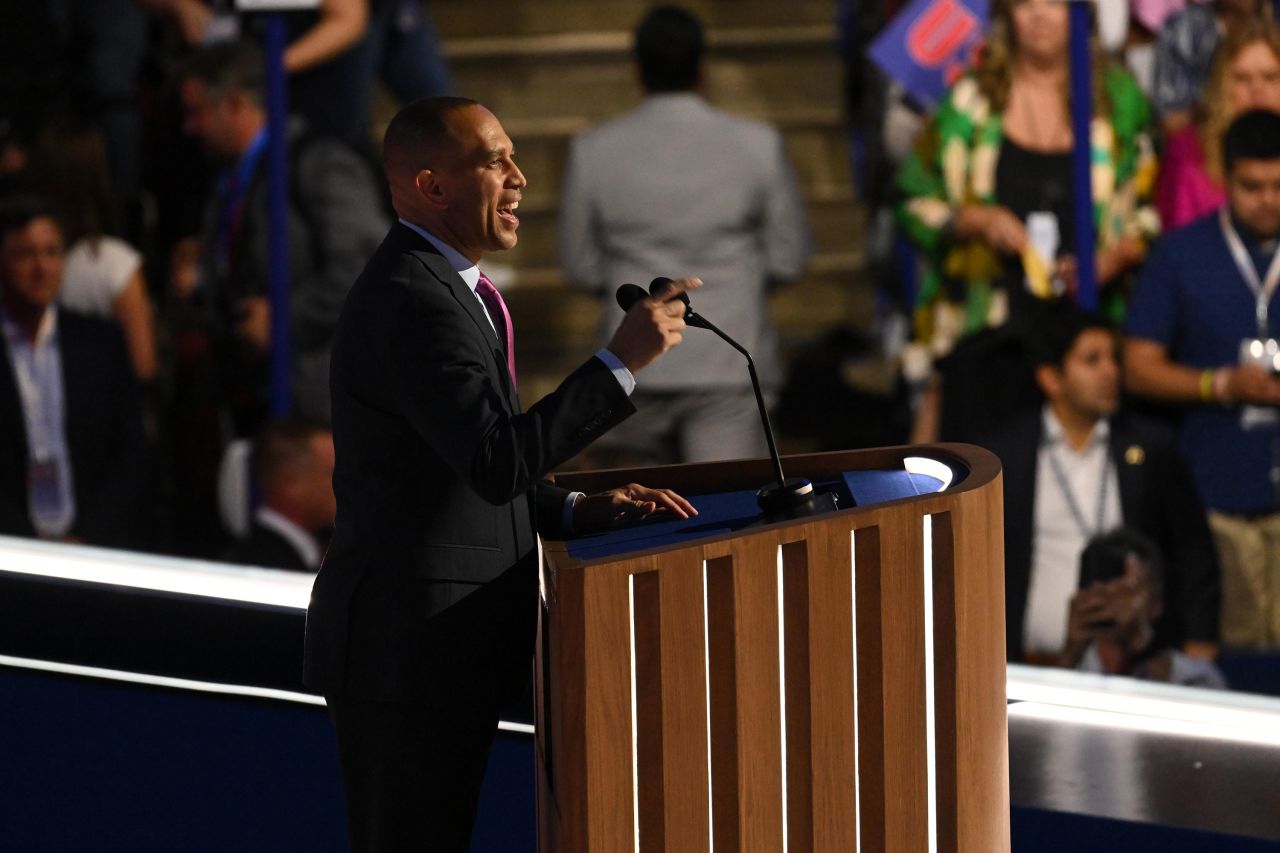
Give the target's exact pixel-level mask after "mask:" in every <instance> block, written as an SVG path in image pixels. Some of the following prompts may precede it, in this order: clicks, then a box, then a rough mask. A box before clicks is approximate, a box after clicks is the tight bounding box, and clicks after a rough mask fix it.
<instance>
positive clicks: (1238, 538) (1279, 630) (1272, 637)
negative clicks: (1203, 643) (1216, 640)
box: [1209, 511, 1280, 648]
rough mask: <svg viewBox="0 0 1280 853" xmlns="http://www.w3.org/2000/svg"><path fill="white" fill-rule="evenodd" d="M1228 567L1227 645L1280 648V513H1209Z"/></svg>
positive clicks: (1224, 605)
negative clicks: (1254, 514)
mask: <svg viewBox="0 0 1280 853" xmlns="http://www.w3.org/2000/svg"><path fill="white" fill-rule="evenodd" d="M1209 529H1210V530H1212V531H1213V538H1214V543H1215V544H1216V545H1217V549H1218V563H1219V565H1220V566H1221V567H1222V644H1223V645H1224V646H1248V647H1254V648H1280V513H1272V514H1270V515H1262V516H1253V517H1245V516H1240V515H1228V514H1226V513H1221V512H1217V511H1210V512H1209Z"/></svg>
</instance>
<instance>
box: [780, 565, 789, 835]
mask: <svg viewBox="0 0 1280 853" xmlns="http://www.w3.org/2000/svg"><path fill="white" fill-rule="evenodd" d="M783 605H784V601H783V583H782V546H781V545H779V546H778V719H779V721H780V722H781V726H780V728H781V737H782V743H781V749H780V750H779V752H778V754H779V755H780V756H781V758H782V761H781V762H780V764H781V767H782V853H787V849H788V838H787V633H786V617H785V615H784V613H783Z"/></svg>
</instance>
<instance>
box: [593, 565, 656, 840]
mask: <svg viewBox="0 0 1280 853" xmlns="http://www.w3.org/2000/svg"><path fill="white" fill-rule="evenodd" d="M652 567H653V560H652V558H648V559H642V560H632V561H629V562H627V563H624V564H620V565H617V566H608V567H599V568H597V569H595V570H593V571H590V572H586V573H585V578H584V586H583V609H584V611H585V621H584V628H585V630H584V632H583V647H584V652H585V659H586V675H587V677H586V684H585V691H586V702H587V706H586V707H587V711H586V727H585V735H586V753H587V754H586V773H587V782H588V801H587V815H586V818H587V821H586V822H587V828H586V834H587V844H586V845H585V846H584V847H582V848H581V849H583V850H589V851H591V853H623V851H633V850H635V822H634V814H635V797H634V792H633V786H632V778H633V774H632V743H631V630H630V624H631V606H630V591H629V578H630V575H631V573H632V571H636V570H647V569H651V568H652ZM622 816H625V819H619V818H620V817H622Z"/></svg>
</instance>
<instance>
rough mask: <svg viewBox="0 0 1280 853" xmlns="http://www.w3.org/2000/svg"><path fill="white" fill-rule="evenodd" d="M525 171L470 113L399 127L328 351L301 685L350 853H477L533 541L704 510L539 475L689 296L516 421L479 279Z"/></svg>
mask: <svg viewBox="0 0 1280 853" xmlns="http://www.w3.org/2000/svg"><path fill="white" fill-rule="evenodd" d="M514 158H515V152H514V151H513V148H512V143H511V140H510V139H509V138H508V137H507V135H506V133H505V132H504V131H503V129H502V125H501V124H499V123H498V120H497V118H495V117H494V116H493V114H492V113H490V112H489V111H488V110H487V109H485V108H484V107H482V106H480V105H479V104H477V103H475V102H474V101H469V100H466V99H462V98H433V99H428V100H425V101H420V102H418V103H415V104H412V105H410V106H408V107H406V108H404V109H403V110H402V111H401V112H400V113H399V114H398V115H397V116H396V117H395V118H394V119H393V120H392V122H391V124H390V126H389V127H388V128H387V133H386V137H385V139H384V143H383V166H384V170H385V172H386V176H387V180H388V183H389V184H390V187H391V196H392V201H393V203H394V206H395V210H396V213H397V214H398V216H399V217H400V221H399V223H398V224H396V225H393V226H392V228H391V231H390V233H388V234H387V237H386V239H385V240H384V241H383V243H382V245H381V246H380V247H379V248H378V250H377V252H376V253H375V254H374V256H373V258H372V259H371V260H370V261H369V264H368V266H367V267H365V270H364V272H363V273H362V274H361V276H360V278H359V279H358V280H357V281H356V283H355V285H354V287H353V288H352V289H351V292H350V294H349V295H348V297H347V301H346V305H345V306H344V308H343V311H342V317H341V320H340V321H339V324H338V331H337V335H336V337H335V341H334V348H333V362H332V365H331V368H330V389H331V392H332V397H333V436H334V445H335V447H336V451H337V466H336V469H335V471H334V491H335V493H336V495H337V500H338V513H337V522H336V527H335V532H334V537H333V542H332V544H331V545H330V548H329V553H328V555H327V556H326V558H325V561H324V565H323V567H322V568H321V570H320V574H319V576H318V577H317V579H316V584H315V587H314V589H313V591H312V597H311V606H310V608H309V609H308V612H307V639H306V665H305V680H306V683H307V684H308V685H309V686H310V687H312V688H313V689H316V690H318V691H320V692H322V693H324V695H325V698H326V699H327V700H328V704H329V710H330V714H331V716H332V718H333V721H334V725H335V728H336V730H337V736H338V751H339V758H340V760H341V765H342V777H343V787H344V789H345V795H346V804H347V821H348V826H349V835H350V839H351V847H352V850H355V851H392V850H394V851H407V850H431V851H463V853H465V851H466V850H467V849H468V847H469V843H470V835H471V829H472V824H473V822H474V819H475V812H476V804H477V800H478V797H479V792H480V783H481V779H482V777H483V775H484V769H485V764H486V761H487V757H488V751H489V746H490V744H491V743H492V740H493V737H494V733H495V731H496V728H497V721H498V713H499V711H500V710H501V709H502V708H503V707H504V706H505V705H507V704H509V703H510V702H512V701H514V700H515V699H517V698H518V697H519V695H520V693H521V692H522V691H523V688H524V686H525V684H526V683H527V681H526V679H527V678H528V677H529V671H530V658H531V652H532V649H533V638H534V630H535V624H536V614H537V605H536V602H537V563H538V551H537V532H536V531H542V532H548V531H552V532H555V531H559V532H565V531H566V530H574V529H576V530H584V529H590V528H593V527H598V526H604V525H607V524H610V523H613V522H616V521H618V520H620V519H625V518H629V517H636V516H641V515H644V514H647V513H651V512H670V513H674V514H675V515H677V516H680V517H686V516H688V515H690V514H693V513H694V510H693V507H692V506H691V505H690V504H689V503H688V502H687V501H686V500H684V498H682V497H680V496H678V495H676V494H674V493H672V492H670V491H668V490H659V489H648V488H644V487H642V486H638V485H635V484H631V485H628V486H625V487H622V488H619V489H615V490H613V491H611V492H606V493H602V494H599V495H590V496H581V495H576V494H574V495H571V494H570V493H568V492H567V491H566V490H564V489H559V488H556V487H554V486H552V485H551V484H549V483H546V482H544V481H543V480H542V478H543V477H544V475H546V474H547V473H548V472H549V471H551V470H552V469H553V468H554V467H555V466H557V465H559V464H561V463H562V462H564V461H565V460H567V459H569V458H570V457H571V456H573V455H574V454H576V453H578V452H579V451H580V450H582V449H583V448H585V447H586V446H587V445H588V444H590V443H591V441H592V440H594V439H595V438H596V437H598V436H599V435H600V434H601V433H603V432H605V431H606V430H608V429H609V428H610V427H612V426H613V425H615V424H617V423H618V422H619V421H621V420H623V419H624V418H626V417H627V416H628V415H630V414H631V413H632V412H633V411H634V407H633V406H632V405H631V403H630V402H629V400H628V396H629V394H630V392H631V390H632V389H633V388H634V385H635V380H634V378H633V376H632V374H634V373H635V372H636V371H638V370H640V369H641V368H643V367H645V366H646V365H648V364H649V363H651V362H652V361H653V360H654V359H656V358H657V357H658V356H659V355H661V354H662V353H664V352H665V351H666V350H668V349H670V348H671V347H673V346H675V345H676V344H678V343H679V342H680V340H681V334H682V330H683V328H684V319H683V305H682V304H681V303H680V302H679V301H678V300H677V301H675V302H665V301H662V300H660V299H655V298H649V299H645V300H642V301H641V302H639V303H637V305H635V306H634V307H633V308H632V309H631V311H629V312H628V313H627V315H626V317H625V318H624V319H623V320H622V323H621V324H620V326H619V327H618V330H617V332H616V334H615V335H614V336H613V339H612V340H611V341H610V342H609V344H608V346H607V347H606V348H605V349H603V350H601V351H600V352H599V353H598V354H597V355H596V356H594V357H593V358H591V359H590V360H588V361H587V362H586V363H585V364H583V365H582V366H581V367H579V368H578V369H577V370H575V371H574V372H573V373H572V374H570V375H569V377H568V378H566V379H565V380H564V381H563V382H562V383H561V384H560V386H559V388H557V389H556V390H555V391H554V392H552V393H551V394H549V395H548V396H547V397H546V398H544V399H542V400H541V401H539V402H538V403H536V404H535V405H533V406H532V407H531V408H530V409H529V411H528V412H523V413H522V412H521V409H520V403H519V400H518V399H517V396H516V381H515V368H514V365H515V361H514V358H513V355H514V341H515V335H514V330H513V329H512V327H511V318H510V315H509V314H508V312H507V309H506V306H505V305H504V304H503V302H502V297H501V296H500V295H498V292H497V290H496V289H494V287H493V284H492V283H491V282H490V281H489V280H488V278H487V277H486V276H485V275H484V273H483V272H481V271H480V268H479V266H478V264H479V263H480V260H481V257H482V256H483V255H484V254H485V253H486V252H491V251H500V250H503V249H509V248H511V247H512V246H514V245H515V244H516V239H517V238H516V230H517V228H518V227H519V224H520V221H519V219H518V217H517V215H516V209H517V207H518V203H519V201H520V197H521V194H522V192H523V190H524V187H525V178H524V175H523V174H521V172H520V169H519V168H518V167H517V166H516V164H515V159H514ZM699 283H700V282H698V281H697V280H696V279H683V280H680V281H677V282H675V283H674V284H673V285H671V286H670V288H669V289H668V291H667V292H666V293H664V294H662V296H663V297H664V298H666V299H669V298H670V297H672V296H675V295H676V294H678V293H680V292H681V291H683V290H685V289H687V288H690V287H696V286H697V285H698V284H699Z"/></svg>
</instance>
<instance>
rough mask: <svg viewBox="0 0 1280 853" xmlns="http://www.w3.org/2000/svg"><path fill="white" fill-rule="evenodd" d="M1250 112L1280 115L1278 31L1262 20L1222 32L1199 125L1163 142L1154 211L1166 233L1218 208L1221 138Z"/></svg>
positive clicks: (1222, 193) (1221, 193) (1223, 196)
mask: <svg viewBox="0 0 1280 853" xmlns="http://www.w3.org/2000/svg"><path fill="white" fill-rule="evenodd" d="M1250 110H1270V111H1271V112H1280V25H1277V24H1276V23H1275V22H1274V21H1272V20H1270V19H1266V18H1253V19H1247V20H1245V21H1242V22H1241V23H1239V24H1236V25H1235V26H1233V27H1232V28H1231V29H1230V30H1228V31H1227V34H1226V36H1224V37H1223V39H1222V41H1221V42H1220V43H1219V45H1218V50H1217V53H1215V54H1214V57H1213V63H1212V65H1211V66H1210V69H1209V80H1208V83H1207V84H1206V85H1205V91H1204V96H1203V99H1202V106H1201V107H1200V109H1199V114H1200V118H1199V121H1197V122H1195V123H1193V124H1189V125H1186V126H1184V127H1183V128H1181V129H1180V130H1178V131H1176V132H1174V133H1172V134H1170V135H1169V137H1168V138H1167V139H1166V140H1165V148H1164V159H1163V161H1162V163H1161V166H1160V179H1159V181H1158V182H1157V184H1156V208H1157V210H1159V211H1160V220H1161V222H1162V223H1163V224H1164V227H1165V228H1166V229H1171V228H1179V227H1181V226H1183V225H1186V224H1187V223H1189V222H1192V221H1194V220H1196V219H1199V218H1200V217H1201V216H1204V215H1206V214H1209V213H1212V212H1213V211H1215V210H1217V209H1218V208H1219V207H1221V206H1222V203H1223V202H1224V201H1225V200H1226V191H1225V189H1224V188H1223V180H1222V137H1223V134H1225V133H1226V132H1227V126H1228V125H1230V124H1231V122H1232V120H1233V119H1234V118H1236V116H1239V115H1242V114H1244V113H1246V112H1248V111H1250Z"/></svg>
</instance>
